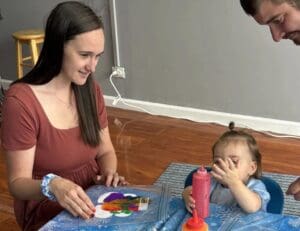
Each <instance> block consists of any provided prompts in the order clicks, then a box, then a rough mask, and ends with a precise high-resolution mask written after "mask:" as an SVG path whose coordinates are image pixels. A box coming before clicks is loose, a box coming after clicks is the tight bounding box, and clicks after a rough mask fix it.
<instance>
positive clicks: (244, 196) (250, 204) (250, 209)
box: [228, 180, 262, 213]
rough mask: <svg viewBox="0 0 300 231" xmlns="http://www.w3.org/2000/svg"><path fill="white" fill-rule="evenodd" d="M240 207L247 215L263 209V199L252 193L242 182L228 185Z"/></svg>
mask: <svg viewBox="0 0 300 231" xmlns="http://www.w3.org/2000/svg"><path fill="white" fill-rule="evenodd" d="M228 187H229V189H230V191H231V193H232V195H233V197H234V198H235V199H236V201H237V203H238V204H239V206H240V207H241V208H242V209H243V210H244V211H245V212H247V213H254V212H257V211H258V210H260V208H261V203H262V202H261V198H260V196H259V195H258V194H257V193H256V192H253V191H251V190H250V189H249V188H248V187H247V186H246V185H245V184H244V183H243V182H242V181H241V180H240V181H237V182H233V183H232V184H230V185H228Z"/></svg>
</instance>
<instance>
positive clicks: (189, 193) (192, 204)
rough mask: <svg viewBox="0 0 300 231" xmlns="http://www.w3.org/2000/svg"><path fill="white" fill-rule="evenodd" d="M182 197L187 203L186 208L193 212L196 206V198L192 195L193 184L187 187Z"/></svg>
mask: <svg viewBox="0 0 300 231" xmlns="http://www.w3.org/2000/svg"><path fill="white" fill-rule="evenodd" d="M182 197H183V200H184V203H185V207H186V209H187V210H188V211H189V212H190V213H192V212H193V209H194V208H195V200H194V198H193V197H192V186H188V187H186V188H185V189H184V190H183V192H182Z"/></svg>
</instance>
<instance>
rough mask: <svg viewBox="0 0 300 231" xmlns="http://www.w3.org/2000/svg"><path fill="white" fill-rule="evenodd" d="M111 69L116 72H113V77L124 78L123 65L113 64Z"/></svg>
mask: <svg viewBox="0 0 300 231" xmlns="http://www.w3.org/2000/svg"><path fill="white" fill-rule="evenodd" d="M112 71H113V72H116V74H114V77H118V78H122V79H125V68H124V67H119V66H114V67H112Z"/></svg>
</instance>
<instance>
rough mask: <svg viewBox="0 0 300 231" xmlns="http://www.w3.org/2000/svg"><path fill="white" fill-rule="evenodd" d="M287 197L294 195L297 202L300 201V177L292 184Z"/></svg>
mask: <svg viewBox="0 0 300 231" xmlns="http://www.w3.org/2000/svg"><path fill="white" fill-rule="evenodd" d="M286 194H287V195H293V196H294V198H295V200H297V201H300V177H299V178H298V179H297V180H295V181H294V182H293V183H291V184H290V186H289V188H288V190H287V191H286Z"/></svg>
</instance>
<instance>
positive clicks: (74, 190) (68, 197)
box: [49, 177, 96, 219]
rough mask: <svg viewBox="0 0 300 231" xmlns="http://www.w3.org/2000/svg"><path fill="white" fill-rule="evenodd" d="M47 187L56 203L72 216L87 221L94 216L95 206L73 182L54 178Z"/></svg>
mask: <svg viewBox="0 0 300 231" xmlns="http://www.w3.org/2000/svg"><path fill="white" fill-rule="evenodd" d="M49 187H50V191H51V192H52V193H53V194H54V195H55V197H56V200H57V201H58V203H59V204H60V205H61V206H62V207H63V208H65V209H66V210H68V211H69V212H70V213H71V214H73V216H75V217H77V216H80V217H82V218H83V219H89V218H91V217H93V216H94V212H95V211H96V209H95V206H94V205H93V203H92V201H91V200H90V198H89V197H88V196H87V194H86V193H85V192H84V190H83V189H82V188H81V187H80V186H78V185H77V184H75V183H74V182H72V181H70V180H68V179H64V178H61V177H55V178H54V179H53V180H52V181H51V182H50V185H49Z"/></svg>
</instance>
